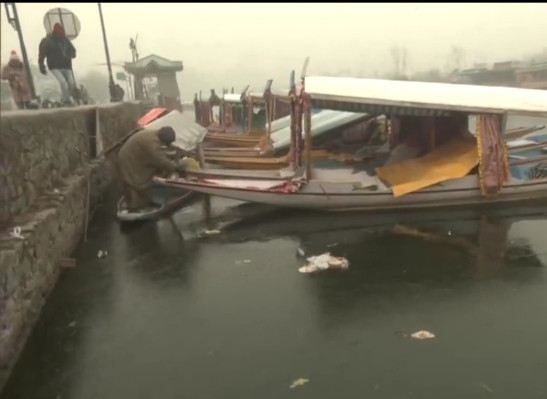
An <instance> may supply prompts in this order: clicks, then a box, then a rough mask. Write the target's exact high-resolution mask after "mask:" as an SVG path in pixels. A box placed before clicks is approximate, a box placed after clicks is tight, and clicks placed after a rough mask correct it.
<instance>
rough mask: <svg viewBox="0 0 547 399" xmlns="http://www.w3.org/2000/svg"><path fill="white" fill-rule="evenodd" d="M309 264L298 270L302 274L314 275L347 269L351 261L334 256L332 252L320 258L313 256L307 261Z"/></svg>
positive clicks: (319, 256)
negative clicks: (328, 270) (320, 271)
mask: <svg viewBox="0 0 547 399" xmlns="http://www.w3.org/2000/svg"><path fill="white" fill-rule="evenodd" d="M306 260H307V261H308V264H307V265H306V266H302V267H301V268H299V269H298V271H299V272H300V273H314V272H317V271H319V270H327V269H341V270H344V269H347V268H348V267H349V261H348V260H347V259H346V258H342V257H336V256H332V255H331V254H330V252H326V253H324V254H321V255H318V256H311V257H309V258H307V259H306Z"/></svg>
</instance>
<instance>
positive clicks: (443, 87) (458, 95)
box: [305, 76, 547, 117]
mask: <svg viewBox="0 0 547 399" xmlns="http://www.w3.org/2000/svg"><path fill="white" fill-rule="evenodd" d="M305 88H306V92H307V93H308V94H310V96H311V98H312V104H313V106H314V107H318V108H324V109H325V108H329V109H336V110H344V111H357V109H355V107H354V104H359V105H361V106H362V108H359V109H358V111H359V112H371V113H376V112H373V111H369V108H368V106H371V105H374V106H382V107H383V108H382V109H383V112H385V113H401V112H407V111H408V110H409V109H412V111H411V112H415V113H417V114H419V113H420V112H422V111H418V110H441V111H448V112H450V111H452V112H454V111H455V112H469V113H504V112H507V113H514V114H522V115H525V114H527V115H534V116H545V117H547V91H545V90H533V89H521V88H512V87H491V86H475V85H462V84H458V85H456V84H450V83H429V82H409V81H395V80H380V79H357V78H341V77H322V76H310V77H306V79H305ZM365 105H366V106H365ZM352 107H354V108H352Z"/></svg>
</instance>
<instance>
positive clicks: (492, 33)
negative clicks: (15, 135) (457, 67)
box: [0, 3, 547, 98]
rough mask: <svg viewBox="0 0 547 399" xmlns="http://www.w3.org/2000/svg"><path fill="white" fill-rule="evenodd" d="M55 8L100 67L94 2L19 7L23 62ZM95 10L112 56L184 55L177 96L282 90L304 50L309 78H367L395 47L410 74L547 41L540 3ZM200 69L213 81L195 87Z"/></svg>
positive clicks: (9, 32) (518, 53)
mask: <svg viewBox="0 0 547 399" xmlns="http://www.w3.org/2000/svg"><path fill="white" fill-rule="evenodd" d="M54 7H62V8H68V9H69V10H71V11H73V12H74V13H75V14H76V15H77V16H78V17H79V19H80V22H81V25H82V31H81V33H80V36H79V37H78V38H76V39H75V40H74V42H73V43H74V45H75V47H76V49H77V51H78V56H77V58H76V60H75V62H74V69H75V71H78V73H79V74H82V73H85V72H86V71H88V70H89V69H97V68H99V69H100V70H102V71H104V72H105V73H106V67H105V66H97V65H96V64H98V63H104V62H105V53H104V46H103V41H102V34H101V26H100V21H99V14H98V7H97V3H87V4H86V3H84V4H78V3H18V4H17V9H18V13H19V17H20V20H21V25H22V28H23V35H24V40H25V44H26V47H27V52H28V54H29V58H30V60H31V61H34V62H36V60H37V57H38V43H39V41H40V39H41V38H42V37H43V36H44V35H45V29H44V27H43V16H44V14H45V13H46V11H48V10H49V9H51V8H54ZM102 9H103V15H104V18H105V24H106V31H107V37H108V43H109V48H110V55H111V59H112V62H115V63H116V62H119V63H121V62H124V61H128V60H130V59H131V53H130V50H129V38H130V37H134V36H135V35H136V34H137V33H138V34H139V39H138V47H139V53H140V56H141V57H144V56H146V55H148V54H150V53H155V54H158V55H161V56H163V57H166V58H169V59H172V60H181V61H183V63H184V68H185V71H184V72H182V73H181V74H179V75H178V80H179V85H180V87H181V91H182V96H183V97H184V98H191V96H192V95H193V92H194V91H195V90H197V89H199V88H201V89H203V90H205V91H207V90H208V89H209V88H210V87H214V85H225V86H227V87H228V86H231V85H235V86H236V90H239V89H240V88H241V87H243V86H244V84H245V83H251V84H253V85H256V84H259V85H260V88H259V89H261V88H262V85H263V83H265V81H266V79H267V78H270V77H273V78H274V79H277V80H276V81H274V85H276V86H278V87H281V86H283V87H286V86H287V84H288V75H289V72H290V70H291V69H296V71H297V75H298V74H299V72H300V69H301V67H302V64H303V61H304V58H305V56H307V55H309V56H310V58H311V59H310V64H309V68H308V74H339V73H347V74H350V75H357V74H366V75H370V76H373V74H374V72H378V73H382V72H383V71H385V70H387V69H392V68H393V61H392V58H391V55H390V48H391V47H392V46H394V45H398V46H403V47H405V48H406V49H407V51H408V65H409V70H410V71H416V70H424V69H429V68H434V67H438V68H446V64H447V59H448V58H449V53H450V49H451V47H452V46H455V45H456V46H461V47H463V48H464V49H465V51H466V60H467V61H468V63H471V62H473V61H474V62H489V63H490V62H496V61H504V60H509V59H518V58H521V57H522V56H524V55H528V54H530V53H535V52H539V51H541V49H542V47H544V46H545V38H547V24H546V22H545V16H546V15H547V4H541V3H537V4H533V3H520V4H519V3H513V4H499V3H498V4H469V5H468V4H409V3H401V4H393V3H392V4H364V3H363V4H352V3H336V4H335V3H330V4H302V3H285V4H283V3H282V4H279V3H275V4H267V3H255V4H242V3H232V4H205V3H181V4H167V3H143V4H139V3H133V4H122V3H103V4H102ZM0 18H1V53H0V57H1V59H2V61H3V62H5V61H6V60H7V58H8V57H9V52H10V51H11V50H12V49H15V50H16V51H17V52H18V53H19V42H18V39H17V34H16V32H15V31H14V30H13V28H12V27H11V26H10V25H9V24H8V23H7V22H6V21H7V20H6V13H5V10H4V4H3V3H2V8H1V16H0ZM116 70H119V69H116V67H115V68H114V72H116ZM198 75H199V76H201V78H200V79H203V76H206V77H209V78H210V81H211V85H210V86H207V85H206V84H205V86H204V87H199V88H196V84H198V82H197V80H196V79H197V78H195V76H198ZM241 75H247V76H241ZM248 79H251V80H254V81H253V82H249V81H247V80H248ZM188 80H190V81H188ZM257 80H258V82H257ZM199 84H201V86H203V84H204V82H203V81H201V80H200V82H199ZM217 87H218V86H217ZM189 92H190V93H189Z"/></svg>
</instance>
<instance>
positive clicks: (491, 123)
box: [477, 114, 509, 195]
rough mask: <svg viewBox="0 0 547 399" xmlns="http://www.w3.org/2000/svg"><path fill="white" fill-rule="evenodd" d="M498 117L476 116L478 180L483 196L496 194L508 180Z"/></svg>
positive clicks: (499, 117) (507, 168)
mask: <svg viewBox="0 0 547 399" xmlns="http://www.w3.org/2000/svg"><path fill="white" fill-rule="evenodd" d="M501 123H502V119H501V116H500V115H490V114H484V115H478V116H477V143H478V147H479V148H478V150H479V162H480V163H479V178H480V184H481V191H482V194H483V195H495V194H497V193H498V192H499V191H500V190H501V188H502V187H503V185H504V184H505V183H507V181H508V180H509V161H508V158H507V148H506V146H505V142H504V140H503V137H502V136H501Z"/></svg>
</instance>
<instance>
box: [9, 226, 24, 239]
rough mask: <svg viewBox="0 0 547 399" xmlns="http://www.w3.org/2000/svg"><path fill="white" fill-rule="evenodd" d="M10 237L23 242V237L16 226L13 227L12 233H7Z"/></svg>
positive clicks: (19, 228)
mask: <svg viewBox="0 0 547 399" xmlns="http://www.w3.org/2000/svg"><path fill="white" fill-rule="evenodd" d="M9 235H10V237H13V238H18V239H20V240H24V239H25V237H23V236H22V235H21V227H19V226H17V227H14V228H13V230H12V231H10V233H9Z"/></svg>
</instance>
